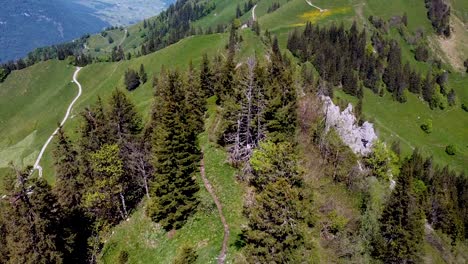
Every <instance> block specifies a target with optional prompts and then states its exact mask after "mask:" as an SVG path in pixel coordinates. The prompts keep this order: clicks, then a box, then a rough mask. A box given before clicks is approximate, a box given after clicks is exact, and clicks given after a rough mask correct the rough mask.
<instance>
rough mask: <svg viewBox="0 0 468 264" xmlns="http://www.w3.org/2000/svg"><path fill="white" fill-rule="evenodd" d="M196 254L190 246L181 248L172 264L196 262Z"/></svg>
mask: <svg viewBox="0 0 468 264" xmlns="http://www.w3.org/2000/svg"><path fill="white" fill-rule="evenodd" d="M197 258H198V254H197V251H195V248H193V247H191V246H183V247H182V248H181V249H180V251H179V254H178V256H177V257H176V258H175V259H174V261H173V264H192V263H195V262H196V261H197Z"/></svg>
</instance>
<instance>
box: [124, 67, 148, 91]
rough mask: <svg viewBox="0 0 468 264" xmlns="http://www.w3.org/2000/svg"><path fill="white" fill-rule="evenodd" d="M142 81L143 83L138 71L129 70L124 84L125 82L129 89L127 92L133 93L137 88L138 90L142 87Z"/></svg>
mask: <svg viewBox="0 0 468 264" xmlns="http://www.w3.org/2000/svg"><path fill="white" fill-rule="evenodd" d="M145 74H146V73H145ZM140 81H141V80H140V76H139V75H138V73H137V72H136V71H134V70H132V69H128V70H127V71H126V72H125V79H124V82H125V87H126V88H127V90H129V91H133V90H135V89H136V88H138V86H140V84H141V82H140Z"/></svg>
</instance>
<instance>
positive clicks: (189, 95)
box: [185, 63, 206, 137]
mask: <svg viewBox="0 0 468 264" xmlns="http://www.w3.org/2000/svg"><path fill="white" fill-rule="evenodd" d="M185 90H186V93H185V104H186V107H187V110H186V111H187V119H188V123H189V126H190V129H191V131H193V133H194V136H195V137H196V136H197V135H198V134H200V133H201V132H203V131H204V130H205V118H204V114H205V111H206V98H205V96H204V93H203V91H202V89H201V87H200V81H199V80H198V79H197V78H196V72H195V70H194V69H193V65H192V63H190V66H189V72H188V80H187V84H186V87H185Z"/></svg>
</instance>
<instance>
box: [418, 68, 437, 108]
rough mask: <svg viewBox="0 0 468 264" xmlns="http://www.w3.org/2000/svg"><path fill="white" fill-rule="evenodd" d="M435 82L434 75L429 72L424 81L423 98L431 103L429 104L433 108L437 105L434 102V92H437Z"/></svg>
mask: <svg viewBox="0 0 468 264" xmlns="http://www.w3.org/2000/svg"><path fill="white" fill-rule="evenodd" d="M434 86H435V84H434V79H433V78H432V75H431V74H430V73H428V74H427V76H426V78H425V79H424V81H423V82H422V88H421V90H422V96H423V99H424V100H425V101H426V102H428V103H429V106H430V107H431V109H433V108H434V107H435V104H434V100H433V99H434V94H435V87H434Z"/></svg>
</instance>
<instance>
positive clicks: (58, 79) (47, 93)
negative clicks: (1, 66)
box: [0, 61, 78, 168]
mask: <svg viewBox="0 0 468 264" xmlns="http://www.w3.org/2000/svg"><path fill="white" fill-rule="evenodd" d="M74 70H75V67H73V66H69V65H67V64H66V63H65V62H63V61H62V62H59V61H48V62H42V63H38V64H36V65H34V66H32V67H29V68H26V69H24V70H21V71H14V72H13V73H12V74H11V76H9V77H8V78H7V80H6V81H5V82H4V83H1V84H0V106H1V107H0V134H1V135H2V137H1V139H0V168H5V167H7V166H8V163H9V162H11V161H13V162H14V163H15V164H17V165H19V166H24V165H31V164H32V163H33V162H34V160H35V159H36V156H37V154H38V153H39V150H40V148H41V147H42V144H44V142H45V141H46V139H47V138H48V137H49V136H50V134H51V133H52V132H53V131H54V130H55V127H56V124H57V123H58V122H60V121H61V120H62V118H63V116H64V114H65V111H66V108H67V107H68V103H67V102H70V101H71V100H72V98H73V97H75V96H76V94H77V92H78V89H77V88H76V85H75V84H73V83H71V80H72V75H73V72H74Z"/></svg>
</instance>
